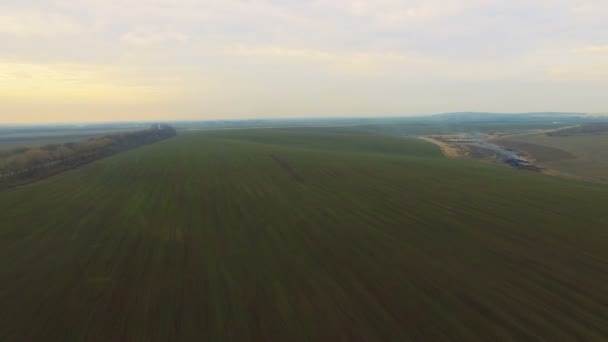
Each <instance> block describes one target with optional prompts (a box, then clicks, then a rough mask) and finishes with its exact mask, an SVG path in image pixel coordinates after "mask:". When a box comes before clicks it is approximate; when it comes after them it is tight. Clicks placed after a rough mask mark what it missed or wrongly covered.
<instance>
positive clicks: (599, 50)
mask: <svg viewBox="0 0 608 342" xmlns="http://www.w3.org/2000/svg"><path fill="white" fill-rule="evenodd" d="M573 51H574V52H576V53H582V54H604V53H608V45H592V46H586V47H583V48H578V49H574V50H573Z"/></svg>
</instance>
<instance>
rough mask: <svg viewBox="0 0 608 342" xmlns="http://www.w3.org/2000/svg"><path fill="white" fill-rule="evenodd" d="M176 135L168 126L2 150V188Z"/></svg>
mask: <svg viewBox="0 0 608 342" xmlns="http://www.w3.org/2000/svg"><path fill="white" fill-rule="evenodd" d="M175 135H176V132H175V129H173V128H172V127H170V126H168V125H153V126H152V127H151V128H149V129H147V130H143V131H138V132H130V133H119V134H110V135H106V136H104V137H101V138H91V139H88V140H84V141H80V142H68V143H64V144H49V145H45V146H41V147H31V148H28V147H21V148H13V149H10V150H4V151H2V150H0V188H6V187H11V186H17V185H22V184H26V183H30V182H33V181H36V180H40V179H43V178H46V177H49V176H52V175H54V174H57V173H60V172H62V171H65V170H69V169H73V168H76V167H79V166H82V165H84V164H87V163H90V162H92V161H95V160H97V159H100V158H104V157H107V156H111V155H113V154H116V153H119V152H122V151H126V150H129V149H132V148H135V147H138V146H142V145H146V144H151V143H154V142H157V141H161V140H164V139H167V138H171V137H174V136H175Z"/></svg>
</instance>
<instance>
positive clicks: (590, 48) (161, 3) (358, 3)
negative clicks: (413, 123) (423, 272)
mask: <svg viewBox="0 0 608 342" xmlns="http://www.w3.org/2000/svg"><path fill="white" fill-rule="evenodd" d="M607 17H608V3H607V2H606V1H604V0H587V1H585V0H567V1H566V0H551V1H549V0H536V1H529V0H527V1H524V0H510V1H497V0H462V1H456V0H455V1H450V2H446V1H439V0H426V1H423V0H409V1H398V0H376V1H362V0H316V1H295V0H266V1H253V0H252V1H244V0H243V1H236V0H224V1H196V0H148V1H144V0H121V1H115V0H104V1H102V0H89V1H79V0H38V1H34V0H20V1H16V0H8V1H4V2H3V3H2V4H0V41H2V46H1V47H0V123H2V122H32V121H53V122H57V121H71V120H76V121H100V120H101V121H108V120H117V119H134V120H139V119H160V118H167V119H178V118H179V119H189V118H200V119H217V118H237V117H286V116H322V115H370V116H372V115H412V114H425V113H433V112H445V111H461V110H479V111H535V110H564V111H588V112H594V111H604V112H605V111H606V102H605V100H604V97H605V95H604V94H603V92H602V91H601V89H608V48H607V47H608V23H607V22H606V20H605V18H607Z"/></svg>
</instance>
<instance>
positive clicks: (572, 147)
mask: <svg viewBox="0 0 608 342" xmlns="http://www.w3.org/2000/svg"><path fill="white" fill-rule="evenodd" d="M508 139H509V140H515V141H523V142H527V143H533V144H538V145H543V146H549V147H553V148H558V149H561V150H564V151H567V152H569V153H571V154H573V155H575V156H576V158H574V159H563V160H555V161H544V162H541V163H539V164H540V165H541V166H544V167H547V168H550V169H555V170H558V171H561V172H565V173H567V174H571V175H575V176H580V177H583V178H586V179H591V180H595V181H601V182H608V134H598V135H572V136H547V135H545V134H533V135H521V136H513V137H509V138H508Z"/></svg>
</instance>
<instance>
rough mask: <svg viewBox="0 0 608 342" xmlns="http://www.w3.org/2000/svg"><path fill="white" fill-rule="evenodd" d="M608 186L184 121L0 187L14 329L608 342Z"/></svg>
mask: <svg viewBox="0 0 608 342" xmlns="http://www.w3.org/2000/svg"><path fill="white" fill-rule="evenodd" d="M353 146H354V147H355V148H353ZM607 202H608V187H603V186H597V185H590V184H586V183H579V182H570V181H565V180H560V179H556V178H551V177H545V176H540V175H535V174H529V173H524V172H518V171H515V170H511V169H507V168H498V167H493V166H489V165H482V164H478V163H473V162H464V161H452V160H445V159H443V158H441V157H440V154H439V151H438V150H436V148H435V147H434V146H433V145H431V144H426V143H424V142H421V141H417V140H398V139H391V138H385V137H379V136H378V137H374V136H366V135H362V134H353V135H350V134H344V135H342V134H340V133H339V132H324V131H322V130H246V131H225V132H217V133H216V132H213V133H212V132H206V133H196V134H184V135H182V136H179V137H178V138H175V139H172V140H170V141H166V142H163V143H159V144H156V145H152V146H147V147H143V148H140V149H138V150H133V151H129V152H126V153H123V154H120V155H117V156H114V157H112V158H108V159H105V160H102V161H99V162H96V163H93V164H90V165H88V166H86V167H83V168H81V169H79V170H76V171H72V172H67V173H64V174H62V175H60V176H58V177H54V178H52V179H49V180H47V181H44V182H41V183H38V184H34V185H32V186H28V187H24V188H21V189H18V190H13V191H10V192H6V193H2V194H0V224H1V228H0V284H2V286H1V287H0V307H2V308H3V310H0V340H1V341H26V340H27V341H180V340H183V341H191V340H201V339H203V338H207V340H209V341H227V340H236V341H247V340H259V341H298V340H302V341H304V340H309V341H310V340H312V341H319V340H331V341H340V340H343V341H357V340H367V341H374V340H390V339H392V340H399V341H406V340H417V341H422V340H424V341H429V340H450V338H452V339H456V340H467V341H474V340H479V341H488V340H501V339H502V340H507V339H516V340H526V339H530V340H534V339H535V337H537V338H540V337H542V338H544V339H546V340H553V341H555V340H566V339H574V338H575V337H579V338H581V339H585V340H605V339H606V338H607V337H608V292H606V291H605V284H606V283H608V263H607V260H608V248H606V247H607V244H608V232H607V231H606V227H607V226H608V214H607V213H606V210H605V203H607Z"/></svg>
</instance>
